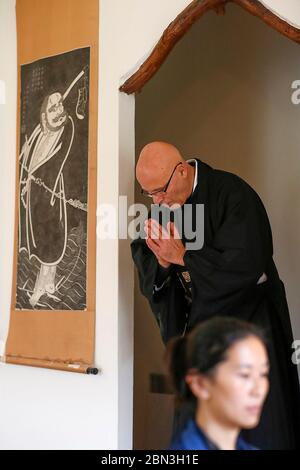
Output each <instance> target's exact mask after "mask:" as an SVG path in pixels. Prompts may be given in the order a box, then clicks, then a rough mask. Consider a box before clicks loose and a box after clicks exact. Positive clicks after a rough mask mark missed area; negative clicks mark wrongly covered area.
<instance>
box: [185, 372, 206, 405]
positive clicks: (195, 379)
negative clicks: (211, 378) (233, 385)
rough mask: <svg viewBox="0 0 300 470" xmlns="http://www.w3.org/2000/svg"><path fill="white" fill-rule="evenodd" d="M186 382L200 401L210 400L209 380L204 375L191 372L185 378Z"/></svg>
mask: <svg viewBox="0 0 300 470" xmlns="http://www.w3.org/2000/svg"><path fill="white" fill-rule="evenodd" d="M185 381H186V383H187V385H188V387H189V388H190V390H191V392H192V394H193V395H194V396H195V397H196V398H197V399H199V400H208V399H209V398H210V390H209V387H208V378H207V377H205V376H204V375H203V374H199V373H195V372H191V373H188V374H187V375H186V377H185Z"/></svg>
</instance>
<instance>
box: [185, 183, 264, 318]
mask: <svg viewBox="0 0 300 470" xmlns="http://www.w3.org/2000/svg"><path fill="white" fill-rule="evenodd" d="M217 201H218V202H217V207H218V208H219V210H220V208H222V211H221V214H222V216H221V217H220V220H219V222H218V224H219V225H218V227H217V229H216V230H215V233H214V236H213V238H212V242H211V244H210V246H208V245H206V244H205V242H204V246H203V248H202V249H200V250H187V251H186V253H185V255H184V262H185V266H186V268H187V270H188V271H189V273H190V276H191V279H192V285H193V303H196V305H197V309H198V315H199V318H198V320H199V319H201V318H203V319H204V318H209V317H210V316H211V315H215V314H229V313H230V312H231V311H232V309H234V308H235V307H237V306H238V305H241V304H242V302H243V301H244V299H245V298H246V296H247V295H249V292H250V291H251V289H253V287H254V286H255V285H256V284H257V282H258V280H259V278H260V277H261V275H262V274H263V273H264V272H266V271H267V266H268V263H269V261H270V257H272V254H273V248H272V234H271V229H270V225H269V221H268V217H267V214H266V211H265V209H264V206H263V204H262V202H261V200H260V199H259V197H258V195H257V194H256V193H255V191H253V190H252V188H250V186H248V185H246V184H245V186H244V185H243V184H239V185H237V184H235V185H234V186H228V187H227V188H225V189H223V190H222V191H220V195H219V197H218V199H217ZM209 216H211V213H210V212H209ZM205 221H207V218H205Z"/></svg>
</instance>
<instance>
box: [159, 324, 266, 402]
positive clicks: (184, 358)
mask: <svg viewBox="0 0 300 470" xmlns="http://www.w3.org/2000/svg"><path fill="white" fill-rule="evenodd" d="M249 336H255V337H256V338H258V339H259V340H260V341H261V342H262V343H263V344H264V345H265V346H267V341H266V337H265V335H264V333H263V331H262V330H261V329H260V328H258V327H257V326H255V325H253V324H251V323H247V322H245V321H241V320H238V319H236V318H232V317H214V318H212V319H211V320H206V321H204V322H203V323H200V324H199V325H197V326H196V327H195V328H194V329H193V330H192V331H191V332H190V333H189V334H188V335H187V336H184V337H179V338H174V339H173V340H171V341H170V342H169V344H168V346H167V352H166V359H167V365H168V368H169V374H170V378H171V381H172V384H173V387H174V389H175V393H176V395H177V398H179V399H180V400H183V401H187V400H188V401H190V400H195V397H194V395H193V394H192V392H191V390H190V388H189V387H188V386H187V384H186V382H185V377H186V375H187V372H188V371H189V370H190V369H194V370H195V371H198V372H199V373H201V374H204V375H213V373H214V371H215V368H216V366H217V365H218V364H220V363H221V362H223V361H224V360H226V357H227V352H228V350H229V348H230V347H231V346H233V345H234V344H235V343H236V342H238V341H240V340H243V339H246V338H248V337H249Z"/></svg>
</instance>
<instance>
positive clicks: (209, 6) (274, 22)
mask: <svg viewBox="0 0 300 470" xmlns="http://www.w3.org/2000/svg"><path fill="white" fill-rule="evenodd" d="M228 3H235V4H236V5H239V6H240V7H242V8H243V9H244V10H246V11H247V12H249V13H251V14H252V15H254V16H257V17H258V18H260V19H261V20H262V21H264V23H266V24H267V25H269V26H270V27H271V28H273V29H275V30H276V31H278V32H279V33H281V34H283V35H284V36H286V37H287V38H289V39H291V40H292V41H295V42H297V43H298V44H300V29H298V28H296V27H295V26H292V25H290V24H289V23H287V21H285V20H283V19H281V18H279V17H278V16H277V15H275V13H273V12H272V11H270V10H269V9H268V8H266V7H265V6H264V5H263V4H262V3H260V1H259V0H193V1H192V2H191V3H190V4H189V5H188V6H187V7H186V8H185V9H184V10H183V11H182V12H181V13H180V14H179V15H178V16H177V17H176V18H175V19H174V20H173V21H172V23H170V24H169V26H168V27H167V28H166V29H165V30H164V32H163V34H162V36H161V38H160V39H159V41H158V43H157V44H156V46H155V47H154V49H153V51H152V52H151V54H150V55H149V57H148V58H147V59H146V60H145V61H144V63H143V64H142V65H141V66H140V68H139V69H138V70H137V71H136V72H135V73H134V74H133V75H132V76H131V77H129V78H128V79H127V80H126V81H125V83H123V85H121V87H120V89H119V90H120V91H121V92H124V93H127V94H128V95H130V94H132V93H138V92H140V91H141V90H142V88H143V87H144V85H145V84H146V83H147V82H148V81H149V80H150V79H151V78H152V77H153V76H154V75H155V73H156V72H157V71H158V70H159V68H160V66H161V65H162V63H163V62H164V61H165V60H166V58H167V57H168V55H169V53H170V52H171V50H172V49H173V47H175V45H176V43H177V42H178V41H179V40H180V39H181V38H182V37H183V36H184V35H185V33H186V32H187V31H188V30H189V29H190V28H191V27H192V26H193V24H194V23H196V21H198V19H199V18H200V17H201V16H203V15H204V14H205V13H207V12H208V11H210V10H214V11H215V12H216V13H217V14H223V15H224V14H225V7H226V5H227V4H228Z"/></svg>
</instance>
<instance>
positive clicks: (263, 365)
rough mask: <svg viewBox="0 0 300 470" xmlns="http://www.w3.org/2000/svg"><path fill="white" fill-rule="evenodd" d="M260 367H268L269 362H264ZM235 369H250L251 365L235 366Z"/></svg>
mask: <svg viewBox="0 0 300 470" xmlns="http://www.w3.org/2000/svg"><path fill="white" fill-rule="evenodd" d="M261 367H270V363H269V362H264V363H263V364H261ZM237 368H238V369H241V368H247V369H252V368H253V364H247V363H242V364H237Z"/></svg>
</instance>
